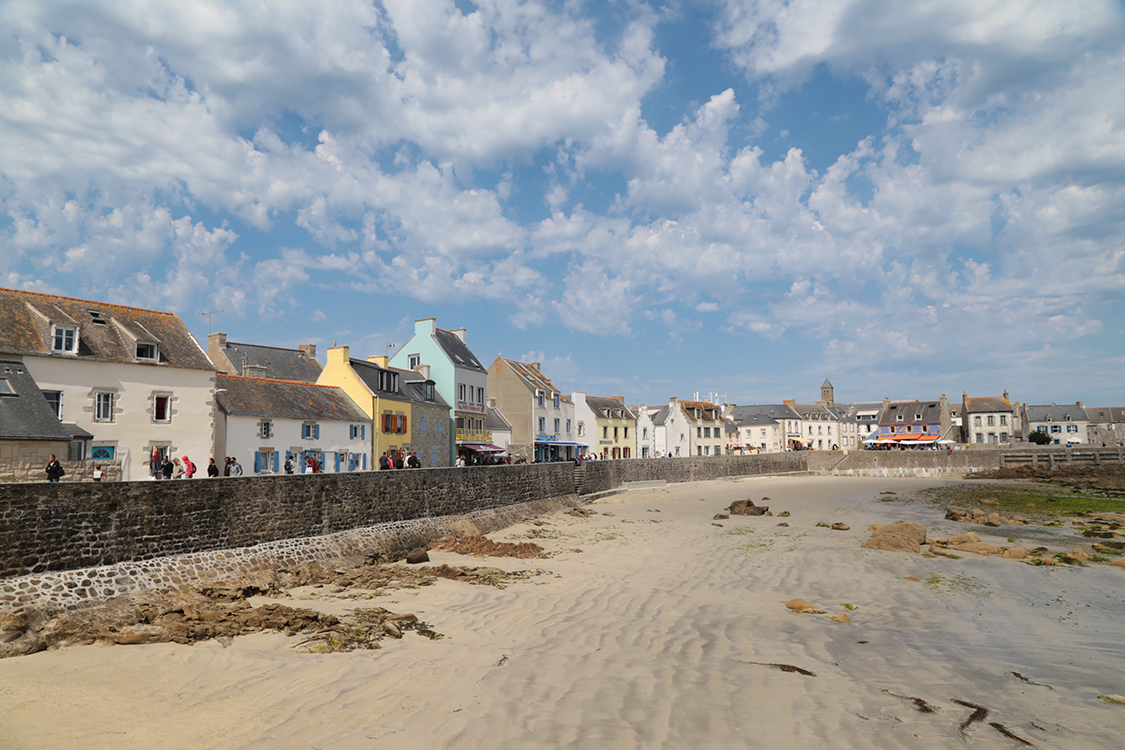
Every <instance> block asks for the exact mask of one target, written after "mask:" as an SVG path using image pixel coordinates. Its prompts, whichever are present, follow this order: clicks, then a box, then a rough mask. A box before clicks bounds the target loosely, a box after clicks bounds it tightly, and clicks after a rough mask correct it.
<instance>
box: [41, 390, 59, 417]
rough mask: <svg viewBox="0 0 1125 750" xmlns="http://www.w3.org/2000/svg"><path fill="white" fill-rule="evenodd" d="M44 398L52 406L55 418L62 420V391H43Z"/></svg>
mask: <svg viewBox="0 0 1125 750" xmlns="http://www.w3.org/2000/svg"><path fill="white" fill-rule="evenodd" d="M43 398H45V399H47V403H48V404H50V405H51V410H52V411H54V412H55V416H56V417H58V418H59V420H60V421H61V420H62V414H63V412H62V391H43Z"/></svg>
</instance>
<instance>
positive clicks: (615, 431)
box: [613, 427, 618, 440]
mask: <svg viewBox="0 0 1125 750" xmlns="http://www.w3.org/2000/svg"><path fill="white" fill-rule="evenodd" d="M617 430H618V428H616V427H614V428H613V439H614V440H617V438H618V434H617Z"/></svg>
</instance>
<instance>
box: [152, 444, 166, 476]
mask: <svg viewBox="0 0 1125 750" xmlns="http://www.w3.org/2000/svg"><path fill="white" fill-rule="evenodd" d="M148 468H149V470H150V472H151V473H152V478H153V479H160V475H161V472H162V470H163V468H164V460H163V458H162V457H161V456H160V449H159V448H157V447H156V446H153V448H152V455H150V456H149V459H148Z"/></svg>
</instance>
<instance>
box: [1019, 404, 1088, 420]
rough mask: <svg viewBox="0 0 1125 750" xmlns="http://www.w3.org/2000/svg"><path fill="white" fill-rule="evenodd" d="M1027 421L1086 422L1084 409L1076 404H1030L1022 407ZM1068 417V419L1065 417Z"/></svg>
mask: <svg viewBox="0 0 1125 750" xmlns="http://www.w3.org/2000/svg"><path fill="white" fill-rule="evenodd" d="M1024 414H1026V415H1027V421H1028V422H1086V421H1087V419H1086V410H1085V409H1083V408H1082V407H1081V406H1079V405H1078V404H1063V405H1061V406H1056V405H1055V404H1046V405H1032V404H1027V405H1026V406H1025V407H1024ZM1067 417H1070V419H1067Z"/></svg>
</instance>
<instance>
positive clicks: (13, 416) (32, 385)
mask: <svg viewBox="0 0 1125 750" xmlns="http://www.w3.org/2000/svg"><path fill="white" fill-rule="evenodd" d="M91 437H92V435H90V433H88V432H86V431H85V430H83V429H81V428H80V427H78V426H76V425H73V424H63V423H61V422H59V418H58V415H57V414H56V413H55V410H54V408H53V407H52V406H51V405H50V404H48V403H47V400H46V399H45V398H43V392H42V391H40V390H39V386H38V384H36V382H35V378H33V377H31V373H30V372H28V371H27V368H26V367H24V365H23V363H22V362H19V361H16V360H0V482H27V481H43V479H44V477H45V475H44V473H43V468H44V467H45V466H46V465H47V461H48V458H49V457H50V455H51V454H54V456H55V458H57V459H58V460H59V461H60V462H62V463H68V462H70V463H73V462H75V461H81V460H82V459H83V457H85V456H87V455H88V454H89V449H88V443H89V441H90V438H91ZM72 469H73V467H72ZM71 473H74V472H73V470H72V472H71ZM70 478H71V479H75V478H76V477H70ZM83 478H84V477H83Z"/></svg>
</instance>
